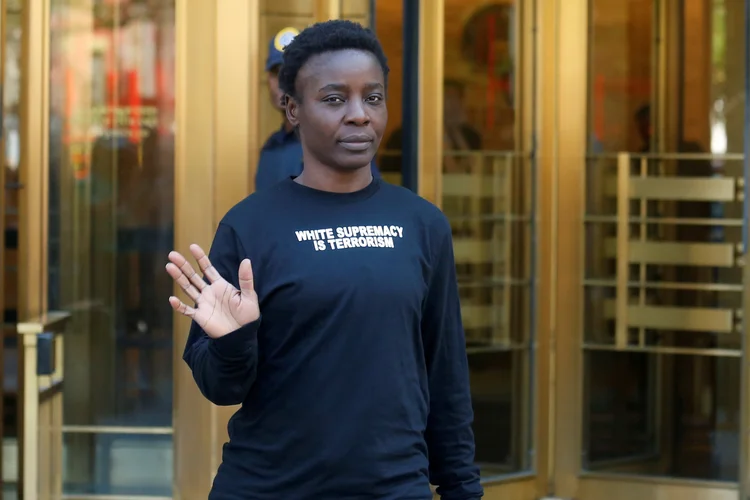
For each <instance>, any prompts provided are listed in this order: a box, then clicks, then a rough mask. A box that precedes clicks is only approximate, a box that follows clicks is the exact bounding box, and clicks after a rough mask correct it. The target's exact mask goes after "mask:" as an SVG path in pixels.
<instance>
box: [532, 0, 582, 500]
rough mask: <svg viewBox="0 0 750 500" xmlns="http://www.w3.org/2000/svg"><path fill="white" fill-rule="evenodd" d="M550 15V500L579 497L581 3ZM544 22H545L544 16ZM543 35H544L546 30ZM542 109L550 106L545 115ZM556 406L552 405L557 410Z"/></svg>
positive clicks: (559, 0)
mask: <svg viewBox="0 0 750 500" xmlns="http://www.w3.org/2000/svg"><path fill="white" fill-rule="evenodd" d="M540 3H541V8H542V9H547V8H549V9H551V10H552V12H549V13H548V14H547V15H549V16H550V17H551V19H549V20H546V21H545V23H543V24H542V26H541V28H540V31H541V32H542V34H541V36H542V39H543V40H544V41H543V44H544V45H543V47H544V51H543V52H542V53H541V54H540V57H541V58H542V59H545V60H546V61H548V64H550V65H552V66H551V67H550V68H546V67H545V68H544V71H543V72H542V73H541V74H540V75H539V81H540V82H542V83H541V84H542V85H544V86H546V88H547V90H546V92H549V93H550V94H551V95H550V97H548V99H547V100H546V102H544V103H543V104H542V106H543V110H542V112H543V116H544V115H545V114H547V113H552V115H553V118H552V121H551V123H549V122H548V123H547V124H545V129H543V133H542V135H543V136H544V135H547V134H549V135H551V137H552V138H551V139H549V140H550V141H552V144H551V146H550V147H549V148H548V149H547V150H546V151H542V152H541V154H542V155H547V154H551V155H552V156H553V159H552V160H551V161H552V162H553V166H552V167H551V168H554V169H556V173H557V175H559V176H558V177H557V178H556V179H555V181H554V182H556V186H555V189H556V193H557V198H556V199H555V200H553V203H552V207H551V210H552V212H551V214H550V215H549V216H551V217H552V221H553V222H552V224H553V225H556V227H554V231H555V237H556V240H557V241H556V249H555V250H553V251H554V252H555V253H556V255H555V259H556V268H553V273H555V275H556V281H555V283H554V290H553V292H552V293H554V294H555V295H556V298H555V302H554V314H555V315H556V321H555V322H554V328H553V330H552V333H551V336H552V338H551V339H550V342H551V344H552V349H553V353H552V361H551V364H552V370H553V372H552V376H551V377H552V378H551V380H550V384H551V391H554V393H555V397H554V402H553V410H552V412H551V415H552V417H551V418H553V419H554V420H553V421H554V428H552V429H550V431H551V434H550V439H552V440H554V442H553V444H551V445H550V446H552V447H553V449H554V452H553V456H552V457H551V459H552V460H553V462H552V465H551V468H552V478H553V481H554V483H553V488H551V491H554V494H555V495H556V496H560V497H567V498H574V497H580V495H579V491H578V474H579V472H580V470H581V443H582V435H581V432H582V425H581V422H582V416H583V411H582V410H583V404H582V401H583V385H582V384H583V377H582V376H581V375H582V374H581V369H582V366H583V363H582V356H583V353H582V350H581V341H582V338H581V331H582V311H583V307H582V304H583V287H582V286H581V277H582V276H583V269H584V267H583V266H584V262H583V259H584V258H585V255H584V251H583V250H584V248H585V246H584V231H583V229H584V227H583V224H581V221H582V218H583V214H584V200H585V195H584V194H585V193H584V182H583V180H584V173H585V167H586V137H587V124H588V123H587V122H588V120H587V115H588V113H587V107H588V106H587V103H588V95H587V89H588V81H587V80H588V48H589V46H588V33H589V29H588V28H589V27H588V20H589V2H588V1H587V0H556V1H553V2H549V3H547V2H540ZM545 17H546V16H545ZM548 29H549V31H547V30H548ZM547 106H550V107H549V108H547ZM558 402H559V403H558Z"/></svg>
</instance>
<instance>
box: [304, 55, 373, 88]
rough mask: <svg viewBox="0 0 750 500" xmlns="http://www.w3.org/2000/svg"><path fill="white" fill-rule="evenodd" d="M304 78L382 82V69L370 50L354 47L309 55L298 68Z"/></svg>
mask: <svg viewBox="0 0 750 500" xmlns="http://www.w3.org/2000/svg"><path fill="white" fill-rule="evenodd" d="M300 76H302V77H303V78H305V80H312V81H315V82H320V80H322V79H323V80H336V81H338V82H339V83H346V82H348V81H351V80H355V81H358V80H365V81H369V82H372V81H376V82H380V83H382V81H383V69H382V68H381V66H380V63H379V62H378V60H377V58H376V57H375V56H374V55H373V54H372V53H370V52H367V51H364V50H356V49H346V50H337V51H332V52H324V53H322V54H317V55H315V56H313V57H311V58H310V59H309V60H308V61H307V62H306V63H305V65H304V66H302V68H301V69H300Z"/></svg>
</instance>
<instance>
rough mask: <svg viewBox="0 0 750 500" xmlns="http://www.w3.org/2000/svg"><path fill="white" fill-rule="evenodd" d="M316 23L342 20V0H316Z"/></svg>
mask: <svg viewBox="0 0 750 500" xmlns="http://www.w3.org/2000/svg"><path fill="white" fill-rule="evenodd" d="M313 12H314V19H315V22H321V21H328V20H329V19H341V0H315V8H314V11H313Z"/></svg>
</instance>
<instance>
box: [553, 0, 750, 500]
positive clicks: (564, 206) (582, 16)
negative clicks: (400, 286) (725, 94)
mask: <svg viewBox="0 0 750 500" xmlns="http://www.w3.org/2000/svg"><path fill="white" fill-rule="evenodd" d="M588 4H589V1H588V0H556V1H554V2H549V3H548V4H547V3H545V4H544V5H545V7H549V10H550V11H555V12H549V13H548V14H549V15H544V14H542V21H541V31H542V39H543V42H542V50H541V52H540V55H539V57H540V58H541V60H542V61H540V65H541V66H542V69H541V71H540V91H539V92H540V102H541V106H540V107H541V109H542V120H541V130H540V133H541V151H540V157H541V159H542V162H543V165H544V167H543V168H542V171H543V173H542V179H541V182H542V186H541V189H542V191H543V192H544V190H545V189H546V190H548V191H550V193H549V196H545V195H544V194H542V195H541V198H542V200H541V201H542V203H544V200H545V199H546V198H548V197H549V198H551V199H552V202H551V207H550V211H549V212H547V211H546V210H544V211H543V213H542V215H541V217H542V222H541V224H542V232H541V234H540V244H542V243H541V241H542V240H543V239H544V238H549V240H548V241H549V245H548V247H549V248H543V249H542V251H543V252H549V258H550V259H551V264H550V265H551V267H552V274H553V277H552V283H553V284H552V290H553V291H552V294H553V296H552V297H550V298H548V299H547V301H545V302H544V303H545V304H549V307H550V314H551V321H550V330H549V334H550V338H549V342H550V344H551V349H550V353H549V363H550V377H549V380H548V383H549V385H550V389H549V390H550V401H549V418H550V431H549V441H550V446H551V447H553V449H552V450H551V452H550V457H549V461H548V467H549V471H550V475H549V478H550V481H551V484H550V486H549V488H548V491H547V493H552V494H553V496H555V497H561V498H577V499H580V500H599V499H604V498H606V499H608V500H610V499H611V500H630V499H632V498H680V499H681V500H683V499H684V500H704V499H707V498H711V499H715V500H730V499H732V500H734V499H736V498H738V488H737V485H736V484H734V483H721V482H708V481H705V482H704V481H694V480H681V479H672V478H666V477H643V476H627V475H619V474H607V473H591V472H584V471H583V469H582V463H581V454H582V451H583V448H582V447H583V439H582V437H583V436H582V426H583V422H584V419H583V377H584V367H583V362H582V361H583V356H582V346H583V334H582V332H583V328H582V327H583V322H582V319H583V318H582V314H583V309H584V307H583V305H584V297H583V286H582V283H581V280H582V277H583V276H584V266H583V264H584V262H583V256H584V255H585V252H584V244H585V243H584V224H583V220H582V216H583V212H584V205H583V203H584V200H585V196H586V193H585V186H584V184H583V179H584V169H585V164H586V163H585V162H586V143H587V134H588V123H587V118H586V117H587V116H588V112H587V111H588V109H587V108H588V101H589V99H588V95H587V89H588V60H589V44H590V41H589V40H588V33H589V5H588ZM658 4H659V10H658V15H657V17H656V18H657V19H659V24H658V27H657V29H658V30H659V34H660V38H661V39H662V40H674V33H673V30H672V29H670V27H669V25H668V24H667V22H666V20H667V18H668V15H669V11H670V10H671V9H673V8H674V5H675V4H674V2H673V1H671V0H666V1H664V2H659V3H658ZM547 36H548V37H547ZM545 37H547V38H545ZM666 45H669V44H668V43H667V44H661V45H660V46H659V50H658V53H657V54H656V57H657V58H658V59H659V61H660V62H661V64H658V66H656V65H655V69H656V68H657V67H658V73H655V77H656V78H657V80H658V83H657V86H656V87H655V91H654V96H653V97H654V102H655V104H656V105H658V106H659V110H660V111H659V113H658V114H657V116H658V117H659V120H658V121H657V122H656V127H657V130H659V131H660V133H659V134H658V137H659V138H660V144H658V145H657V148H658V149H659V150H664V149H665V141H667V140H668V139H669V138H671V137H675V131H674V126H673V124H670V123H669V122H670V121H671V122H673V121H672V120H667V119H666V118H665V117H666V116H670V114H672V113H674V109H675V106H676V105H677V103H675V102H674V95H671V97H670V92H668V89H669V88H672V87H673V85H672V83H673V82H672V80H671V79H672V77H671V76H670V73H674V71H671V72H670V68H667V67H666V66H665V64H664V63H665V62H667V63H668V64H671V63H670V62H669V61H670V60H674V58H673V57H670V56H671V55H672V54H669V53H667V50H669V49H668V48H666V47H665V46H666ZM671 50H674V45H672V49H671ZM545 72H546V76H545ZM671 94H674V93H671ZM547 181H549V183H550V186H545V185H544V183H545V182H547ZM621 181H622V180H621ZM625 208H627V207H625ZM745 210H746V211H748V207H747V205H746V206H745ZM548 213H549V214H550V216H551V218H552V221H553V222H552V223H551V226H552V227H549V226H546V225H545V223H544V216H545V215H546V214H548ZM746 220H747V215H746ZM620 226H624V225H622V224H621V225H620ZM548 231H549V232H548ZM543 246H544V245H543ZM620 260H621V261H622V259H620ZM746 273H747V271H746ZM540 291H542V292H543V290H540ZM748 295H750V294H748V293H747V292H746V296H745V304H746V305H745V311H747V310H748V307H750V298H748ZM540 313H541V314H544V311H540ZM540 341H541V339H540ZM745 349H746V348H745ZM745 352H746V351H745ZM743 375H744V376H743V382H746V379H747V377H748V376H749V375H750V368H748V365H747V361H746V360H744V357H743ZM747 386H748V384H747V383H745V384H744V385H743V396H744V398H743V399H744V402H743V404H742V408H743V416H744V419H743V423H744V424H745V425H744V426H743V427H742V428H741V432H742V438H743V439H742V446H741V450H740V451H741V459H742V463H743V464H744V468H743V471H747V467H748V465H747V457H745V456H744V455H745V454H746V453H747V450H748V442H747V439H748V436H746V432H747V429H748V425H750V424H748V416H747V413H748V412H747V409H746V408H745V406H746V405H747V404H748V403H747V401H748V397H747V395H746V394H745V393H746V392H747V391H748V388H747ZM746 481H747V479H746V478H745V479H744V481H743V482H746Z"/></svg>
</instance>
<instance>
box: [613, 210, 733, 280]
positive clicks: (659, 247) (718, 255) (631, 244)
mask: <svg viewBox="0 0 750 500" xmlns="http://www.w3.org/2000/svg"><path fill="white" fill-rule="evenodd" d="M619 220H622V219H618V223H619ZM624 222H625V224H623V225H625V226H627V225H628V219H627V218H626V219H624ZM625 245H626V246H627V247H628V254H629V255H628V256H627V257H628V261H627V262H628V263H630V264H634V263H641V264H664V265H673V266H675V265H682V266H710V267H735V266H736V265H737V262H736V259H735V253H736V252H735V245H734V244H733V243H681V242H672V241H638V240H629V241H627V242H626V243H625ZM619 252H620V247H619V241H618V240H617V239H615V238H607V239H605V240H604V256H605V257H608V258H617V259H620V258H621V256H620V254H619ZM626 278H627V276H626Z"/></svg>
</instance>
